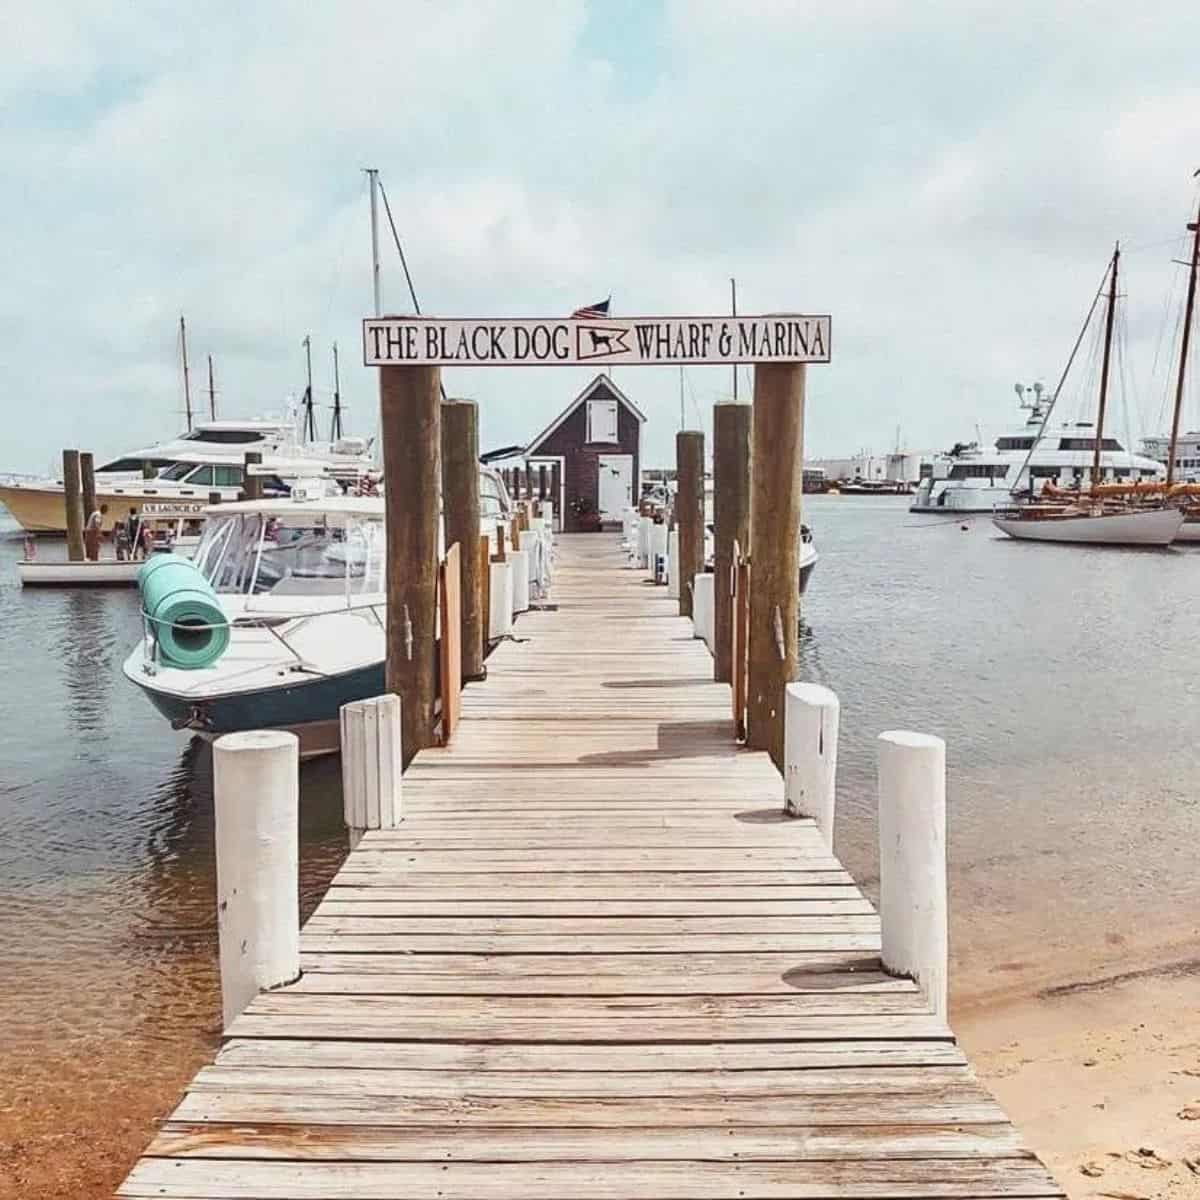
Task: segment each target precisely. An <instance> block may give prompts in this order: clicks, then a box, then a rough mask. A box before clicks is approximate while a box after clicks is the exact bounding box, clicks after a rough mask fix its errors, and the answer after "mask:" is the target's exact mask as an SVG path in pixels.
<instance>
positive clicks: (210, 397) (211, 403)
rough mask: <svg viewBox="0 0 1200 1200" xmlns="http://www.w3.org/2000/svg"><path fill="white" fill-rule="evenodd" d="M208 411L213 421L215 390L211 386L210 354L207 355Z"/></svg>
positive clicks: (215, 408) (215, 407)
mask: <svg viewBox="0 0 1200 1200" xmlns="http://www.w3.org/2000/svg"><path fill="white" fill-rule="evenodd" d="M208 413H209V416H210V417H212V419H213V420H214V421H215V420H216V419H217V390H216V388H214V387H213V372H212V355H211V354H210V355H209V356H208Z"/></svg>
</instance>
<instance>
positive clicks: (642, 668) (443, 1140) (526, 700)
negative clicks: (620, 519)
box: [121, 535, 1062, 1200]
mask: <svg viewBox="0 0 1200 1200" xmlns="http://www.w3.org/2000/svg"><path fill="white" fill-rule="evenodd" d="M554 599H555V601H556V602H557V606H558V607H557V611H544V612H533V613H529V614H527V615H525V616H523V617H522V618H521V619H520V621H519V622H518V624H517V626H516V639H517V640H515V641H512V642H507V643H505V644H504V645H502V646H501V647H499V648H498V649H497V651H496V652H495V653H494V654H493V655H492V657H491V658H490V659H489V677H488V680H487V681H486V683H483V684H479V685H473V686H471V687H469V688H468V689H467V690H466V691H465V693H464V695H463V721H462V723H461V725H460V726H459V729H458V732H457V735H456V737H455V740H454V744H453V745H452V746H451V747H449V748H447V749H441V750H430V751H423V752H422V753H421V754H420V755H419V757H418V758H417V760H416V761H415V762H414V763H413V765H412V767H411V768H410V770H409V772H408V773H407V774H406V775H405V777H404V795H403V806H404V814H405V820H404V824H403V827H402V828H400V829H397V830H394V831H378V832H373V833H368V834H367V835H366V836H365V837H364V839H363V840H362V842H361V844H360V845H359V847H358V848H357V850H355V851H354V852H353V853H352V854H351V855H350V857H349V858H348V860H347V861H346V863H345V865H344V867H343V869H342V870H341V872H340V873H339V874H338V876H337V878H336V879H335V880H334V883H333V885H332V887H331V888H330V890H329V892H328V894H327V896H326V897H325V899H324V901H323V902H322V903H321V905H320V907H319V908H318V909H317V911H316V913H315V914H314V915H313V917H312V918H311V919H310V920H309V922H308V924H307V926H306V927H305V930H304V932H303V935H302V946H301V948H302V966H303V972H304V973H303V975H302V977H301V978H300V979H299V980H298V981H297V982H296V983H295V984H292V985H290V986H288V987H286V988H283V989H280V990H278V991H275V992H271V993H267V994H264V995H262V996H260V997H259V998H258V999H257V1000H255V1001H254V1002H253V1003H252V1004H251V1005H250V1007H249V1008H248V1009H247V1010H246V1012H245V1013H244V1014H243V1015H242V1016H241V1017H239V1018H238V1019H237V1020H236V1022H235V1023H234V1025H233V1027H232V1029H231V1031H230V1034H231V1036H229V1037H228V1038H227V1039H226V1041H225V1044H224V1047H223V1049H222V1050H221V1052H220V1054H219V1056H218V1058H217V1060H216V1063H215V1064H214V1065H213V1066H211V1067H206V1068H204V1069H203V1070H201V1071H200V1073H199V1074H198V1075H197V1076H196V1078H195V1079H194V1080H193V1082H192V1084H191V1085H190V1087H189V1088H188V1091H187V1094H186V1096H185V1097H184V1100H183V1102H182V1103H181V1104H180V1105H179V1107H178V1108H177V1109H176V1111H175V1112H174V1113H173V1114H172V1115H171V1117H170V1118H169V1119H168V1120H167V1121H166V1122H165V1123H164V1124H163V1126H162V1128H161V1131H160V1133H159V1135H158V1136H157V1137H156V1138H155V1140H154V1142H153V1144H152V1145H151V1146H150V1148H149V1150H148V1151H147V1153H146V1156H145V1157H144V1158H142V1159H141V1160H140V1161H139V1162H138V1164H137V1165H136V1166H135V1168H134V1169H133V1171H132V1173H131V1174H130V1176H129V1178H128V1179H127V1181H126V1182H125V1184H124V1186H123V1187H122V1189H121V1194H122V1195H124V1196H136V1197H148V1196H159V1197H163V1196H165V1197H174V1198H176V1200H204V1198H209V1197H212V1198H216V1197H241V1198H244V1200H252V1198H253V1200H307V1198H310V1197H311V1198H317V1197H321V1198H325V1197H330V1198H333V1197H347V1198H348V1197H364V1198H372V1200H493V1198H495V1200H617V1198H622V1197H628V1198H636V1200H656V1198H665V1200H755V1198H761V1200H783V1198H789V1197H795V1198H813V1200H815V1198H819V1197H912V1198H916V1197H1000V1196H1004V1197H1010V1196H1011V1197H1016V1196H1021V1197H1040V1196H1047V1197H1049V1196H1061V1195H1062V1192H1061V1189H1059V1188H1058V1186H1057V1185H1056V1184H1055V1182H1054V1181H1053V1179H1052V1178H1051V1177H1050V1175H1049V1174H1048V1173H1047V1171H1046V1170H1045V1168H1044V1167H1043V1166H1042V1165H1041V1163H1040V1162H1038V1160H1037V1159H1036V1158H1035V1157H1034V1156H1033V1155H1032V1154H1031V1153H1030V1152H1029V1151H1028V1150H1027V1149H1026V1148H1025V1146H1024V1145H1023V1143H1022V1141H1021V1139H1020V1137H1019V1135H1018V1134H1017V1132H1016V1131H1015V1130H1014V1128H1013V1127H1012V1125H1011V1124H1009V1122H1008V1121H1007V1119H1006V1118H1005V1116H1004V1114H1003V1113H1002V1112H1001V1111H1000V1109H999V1108H998V1107H997V1105H996V1103H995V1101H994V1100H993V1099H992V1097H991V1096H990V1095H989V1094H988V1093H987V1092H986V1091H985V1090H984V1089H983V1088H982V1087H981V1086H980V1085H979V1083H978V1082H977V1081H976V1079H975V1076H974V1074H973V1073H972V1071H971V1068H970V1067H969V1066H968V1064H967V1062H966V1060H965V1059H964V1057H963V1055H962V1052H961V1051H960V1050H959V1049H958V1047H957V1046H956V1044H955V1042H954V1039H953V1037H952V1035H951V1033H950V1031H949V1030H948V1029H947V1028H946V1026H945V1025H944V1024H943V1022H942V1021H941V1020H940V1019H939V1018H937V1017H936V1016H934V1015H932V1014H931V1013H930V1011H929V1009H928V1006H927V1004H926V1003H925V1001H924V998H923V997H922V995H921V994H920V993H919V991H918V990H917V988H916V987H915V986H914V985H913V984H911V983H909V982H908V981H905V980H897V979H892V978H889V977H888V976H886V975H884V974H882V973H881V971H880V969H879V962H878V949H879V926H878V919H877V917H876V916H875V914H874V912H873V910H872V908H871V906H870V905H869V904H868V903H867V902H866V900H864V898H863V896H862V894H861V893H860V892H859V890H858V888H857V887H856V886H855V885H854V883H853V881H852V880H851V878H850V877H849V876H848V875H847V874H846V872H845V870H844V869H843V868H842V867H841V865H840V864H839V863H838V861H837V860H836V859H835V858H832V857H831V856H830V854H829V853H828V851H827V850H826V848H825V846H824V844H823V842H822V840H821V838H820V837H819V835H818V833H817V831H816V829H815V827H814V826H813V824H812V823H811V822H810V821H807V820H790V819H785V818H783V817H782V815H781V809H782V782H781V780H780V778H779V775H778V773H777V772H776V771H775V769H774V768H773V767H772V765H771V763H770V761H769V760H768V758H767V757H766V756H765V755H764V754H761V753H757V752H752V751H747V750H743V749H739V748H737V747H736V746H735V745H734V741H733V736H732V727H731V721H730V718H729V692H728V689H727V687H725V686H724V685H719V684H714V683H713V682H712V663H711V659H710V657H709V655H708V653H707V651H706V650H705V648H704V645H703V643H702V642H699V641H695V640H693V638H692V633H691V624H690V622H689V621H687V620H685V619H682V618H680V617H678V616H677V615H675V613H676V607H677V606H676V602H675V601H673V600H670V599H668V598H667V597H666V595H665V589H664V588H657V589H655V588H654V587H653V586H652V585H650V584H647V583H645V582H643V580H642V578H641V573H640V572H635V571H630V570H622V569H621V558H620V555H619V553H618V551H617V548H616V545H615V540H614V539H612V538H608V537H599V536H595V535H592V536H590V537H588V536H580V537H574V538H570V537H566V538H562V539H560V542H559V560H558V566H557V572H556V577H555V586H554Z"/></svg>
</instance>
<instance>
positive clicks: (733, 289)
mask: <svg viewBox="0 0 1200 1200" xmlns="http://www.w3.org/2000/svg"><path fill="white" fill-rule="evenodd" d="M729 300H730V309H731V311H732V314H733V315H734V316H735V317H736V316H737V280H736V279H734V278H733V276H732V275H731V276H730V277H729ZM737 398H738V393H737V363H734V364H733V399H734V403H735V404H736V403H737ZM681 403H682V401H681Z"/></svg>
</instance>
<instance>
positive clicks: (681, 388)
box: [679, 367, 686, 429]
mask: <svg viewBox="0 0 1200 1200" xmlns="http://www.w3.org/2000/svg"><path fill="white" fill-rule="evenodd" d="M685 425H686V421H685V420H684V416H683V368H682V367H680V368H679V428H680V429H683V428H684V427H685Z"/></svg>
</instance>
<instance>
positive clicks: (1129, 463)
mask: <svg viewBox="0 0 1200 1200" xmlns="http://www.w3.org/2000/svg"><path fill="white" fill-rule="evenodd" d="M1016 391H1017V395H1018V398H1019V400H1020V406H1021V408H1022V409H1024V410H1026V411H1027V412H1028V418H1027V420H1026V421H1025V423H1024V425H1022V426H1020V427H1019V428H1016V429H1010V430H1008V431H1007V432H1005V433H1004V434H1002V435H1001V436H999V437H998V438H997V439H996V441H995V445H994V447H993V448H992V449H991V450H984V449H982V448H981V447H980V446H979V445H978V443H975V442H972V443H969V444H964V443H961V442H960V443H958V444H956V445H955V447H954V448H953V449H952V450H951V451H949V452H948V453H947V454H944V455H939V456H938V457H937V458H935V459H934V461H933V474H932V475H931V476H928V477H926V478H925V479H922V480H921V483H920V485H919V486H918V488H917V494H916V496H915V497H914V498H913V502H912V504H910V505H909V512H920V513H941V514H946V515H952V516H959V515H960V514H963V513H990V512H995V511H996V510H997V509H1004V508H1008V507H1010V506H1011V505H1012V503H1013V495H1012V493H1013V489H1014V488H1016V487H1017V485H1018V480H1020V481H1021V482H1023V483H1026V484H1030V483H1031V484H1032V486H1033V488H1034V490H1035V491H1036V492H1040V491H1041V489H1042V488H1044V487H1045V486H1046V485H1047V484H1052V485H1054V486H1057V487H1061V488H1068V487H1071V486H1072V485H1078V484H1079V483H1080V482H1081V481H1083V480H1085V479H1086V478H1087V477H1088V476H1089V475H1090V473H1091V467H1092V459H1093V457H1094V455H1095V450H1096V437H1097V433H1096V427H1095V425H1093V424H1092V422H1090V421H1078V422H1074V423H1071V424H1065V425H1061V426H1059V427H1057V428H1054V429H1046V430H1045V431H1044V432H1043V430H1042V426H1043V422H1044V421H1045V418H1046V413H1047V410H1048V406H1049V399H1050V398H1049V396H1048V395H1047V394H1046V392H1045V389H1044V388H1043V387H1042V385H1041V384H1040V383H1035V384H1034V385H1033V387H1032V388H1026V387H1025V386H1024V385H1023V384H1017V385H1016ZM1027 459H1028V466H1027V467H1026V466H1025V464H1026V460H1027ZM1164 474H1165V471H1164V467H1163V464H1162V463H1160V462H1158V461H1157V460H1155V459H1153V458H1149V457H1147V456H1146V455H1144V454H1134V453H1131V452H1129V451H1128V450H1126V449H1125V447H1124V446H1123V445H1122V444H1121V442H1120V441H1119V440H1118V439H1117V438H1115V437H1112V436H1111V435H1108V434H1105V435H1104V436H1103V437H1102V438H1101V444H1100V477H1101V479H1102V480H1103V481H1105V482H1120V481H1123V480H1124V481H1128V482H1135V481H1146V480H1157V479H1161V478H1163V477H1164ZM843 490H844V489H843Z"/></svg>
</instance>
